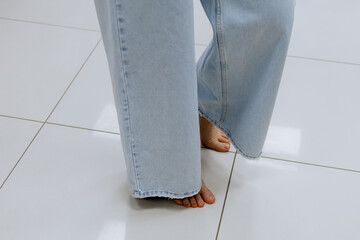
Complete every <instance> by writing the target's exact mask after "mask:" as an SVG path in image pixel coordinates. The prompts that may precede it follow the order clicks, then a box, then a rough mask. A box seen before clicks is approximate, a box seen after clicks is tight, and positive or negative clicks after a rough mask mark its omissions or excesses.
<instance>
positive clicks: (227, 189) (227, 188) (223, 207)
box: [215, 151, 238, 240]
mask: <svg viewBox="0 0 360 240" xmlns="http://www.w3.org/2000/svg"><path fill="white" fill-rule="evenodd" d="M237 154H238V153H237V151H235V154H234V159H233V163H232V166H231V171H230V176H229V181H228V185H227V187H226V193H225V198H224V203H223V206H222V209H221V215H220V220H219V225H218V229H217V231H216V237H215V240H217V239H218V237H219V232H220V227H221V221H222V218H223V214H224V209H225V204H226V199H227V196H228V192H229V187H230V182H231V177H232V173H233V170H234V165H235V159H236V157H237Z"/></svg>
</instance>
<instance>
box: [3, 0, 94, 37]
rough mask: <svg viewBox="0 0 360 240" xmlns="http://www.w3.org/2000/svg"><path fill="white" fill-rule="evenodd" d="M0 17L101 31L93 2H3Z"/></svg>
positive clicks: (67, 0)
mask: <svg viewBox="0 0 360 240" xmlns="http://www.w3.org/2000/svg"><path fill="white" fill-rule="evenodd" d="M0 17H4V18H11V19H18V20H25V21H33V22H39V23H46V24H55V25H61V26H68V27H77V28H84V29H91V30H98V31H99V25H98V21H97V17H96V11H95V5H94V1H92V0H90V1H88V0H62V1H56V2H54V1H46V0H18V1H11V0H2V1H0Z"/></svg>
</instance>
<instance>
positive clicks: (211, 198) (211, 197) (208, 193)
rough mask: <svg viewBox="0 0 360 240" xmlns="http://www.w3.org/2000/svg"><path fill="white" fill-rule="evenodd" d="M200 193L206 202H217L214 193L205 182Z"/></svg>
mask: <svg viewBox="0 0 360 240" xmlns="http://www.w3.org/2000/svg"><path fill="white" fill-rule="evenodd" d="M200 194H201V196H202V198H203V199H204V201H205V202H206V203H209V204H212V203H214V202H215V196H214V194H213V193H212V192H211V191H210V190H209V189H208V188H207V187H206V185H205V184H204V183H203V186H202V188H201V190H200Z"/></svg>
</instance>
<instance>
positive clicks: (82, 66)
mask: <svg viewBox="0 0 360 240" xmlns="http://www.w3.org/2000/svg"><path fill="white" fill-rule="evenodd" d="M100 42H101V38H100V39H99V40H98V42H97V43H96V44H95V47H94V48H93V49H92V50H91V52H90V54H89V55H88V57H87V58H86V59H85V61H84V63H83V64H82V65H81V67H80V69H79V71H78V72H77V73H76V74H75V76H74V78H73V79H72V80H71V82H70V84H69V86H68V87H67V88H66V89H65V91H64V93H63V94H62V96H61V97H60V99H59V101H58V102H57V103H56V105H55V107H54V108H53V110H52V111H51V112H50V114H49V116H48V117H47V118H46V119H45V122H44V123H47V120H48V119H49V118H50V116H51V114H52V113H53V112H54V111H55V109H56V107H57V106H58V105H59V103H60V102H61V99H62V98H63V97H64V96H65V94H66V93H67V91H68V90H69V88H70V87H71V85H72V84H73V83H74V81H75V79H76V78H77V76H78V75H79V74H80V72H81V71H82V70H83V68H84V66H85V64H86V63H87V62H88V60H89V59H90V57H91V55H92V54H93V53H94V51H95V49H96V48H97V47H98V45H99V43H100Z"/></svg>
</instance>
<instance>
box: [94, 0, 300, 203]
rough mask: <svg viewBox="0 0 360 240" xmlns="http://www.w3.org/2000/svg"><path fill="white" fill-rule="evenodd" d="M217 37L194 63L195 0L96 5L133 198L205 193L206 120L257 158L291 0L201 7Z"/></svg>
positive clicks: (210, 1)
mask: <svg viewBox="0 0 360 240" xmlns="http://www.w3.org/2000/svg"><path fill="white" fill-rule="evenodd" d="M201 4H202V6H203V8H204V10H205V13H206V15H207V17H208V19H209V21H210V23H211V25H212V30H213V38H212V40H211V42H210V44H209V45H208V46H207V48H206V50H205V51H204V53H203V54H202V56H201V57H200V59H199V60H198V61H197V62H196V61H195V40H194V16H193V0H95V6H96V11H97V16H98V20H99V24H100V28H101V34H102V38H103V43H104V46H105V51H106V55H107V60H108V64H109V69H110V74H111V81H112V87H113V94H114V100H115V105H116V110H117V116H118V121H119V127H120V136H121V144H122V147H123V151H124V157H125V160H126V167H127V180H128V186H129V189H130V193H131V196H132V197H134V198H145V197H155V196H158V197H168V198H184V197H188V196H192V195H195V194H196V193H198V192H199V191H200V188H201V158H200V156H201V151H200V150H201V144H200V132H199V118H198V115H199V114H201V115H202V116H203V117H205V118H206V119H207V120H209V121H210V122H212V123H213V124H215V125H216V126H217V127H218V128H219V129H221V130H222V131H223V132H224V133H225V134H226V135H227V136H228V137H229V139H230V140H231V143H232V144H233V145H234V146H235V148H236V150H237V151H238V152H239V153H240V154H242V156H244V157H245V158H247V159H257V158H259V157H260V156H261V153H262V148H263V145H264V141H265V137H266V134H267V131H268V127H269V122H270V119H271V115H272V112H273V108H274V104H275V100H276V96H277V92H278V88H279V84H280V80H281V76H282V72H283V68H284V63H285V58H286V54H287V50H288V45H289V41H290V36H291V32H292V26H293V19H294V7H295V0H201Z"/></svg>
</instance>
